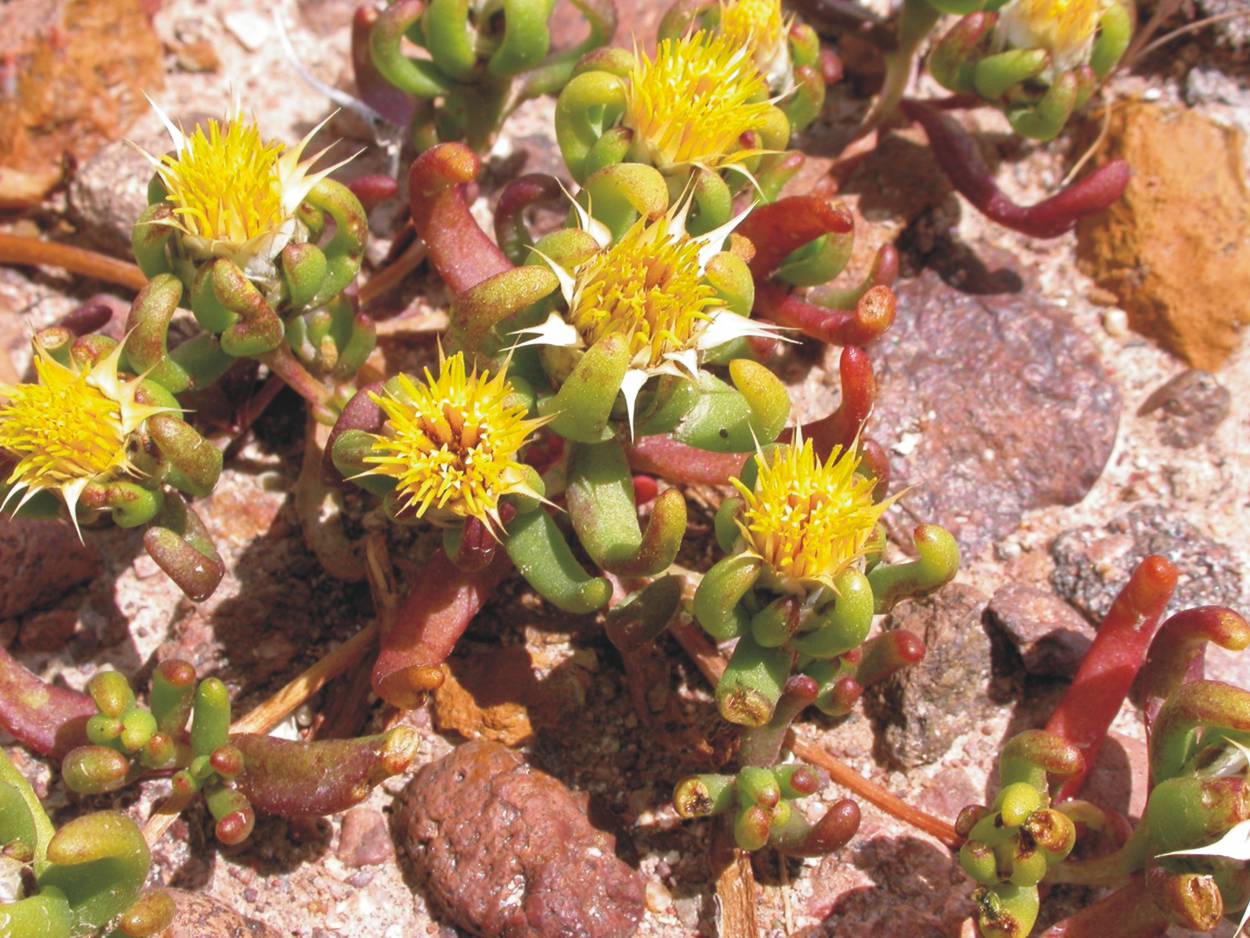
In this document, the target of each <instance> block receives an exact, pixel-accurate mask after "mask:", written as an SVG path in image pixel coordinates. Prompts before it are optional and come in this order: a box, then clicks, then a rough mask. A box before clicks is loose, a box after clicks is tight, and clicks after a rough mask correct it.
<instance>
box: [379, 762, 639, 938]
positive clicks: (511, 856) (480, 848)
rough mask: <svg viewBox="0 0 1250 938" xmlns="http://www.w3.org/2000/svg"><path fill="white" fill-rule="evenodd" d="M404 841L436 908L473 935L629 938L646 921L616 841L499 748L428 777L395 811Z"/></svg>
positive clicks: (565, 793)
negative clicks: (619, 855)
mask: <svg viewBox="0 0 1250 938" xmlns="http://www.w3.org/2000/svg"><path fill="white" fill-rule="evenodd" d="M396 837H397V840H398V841H399V844H400V848H401V850H402V851H404V852H405V853H406V854H407V855H408V857H409V859H410V860H411V861H412V863H413V866H414V867H415V868H416V871H417V873H418V875H419V876H420V878H421V879H422V880H423V881H424V883H425V885H426V891H427V895H428V897H429V898H430V899H431V900H432V901H433V902H434V903H435V905H436V906H437V907H439V908H440V909H441V910H442V911H443V913H444V914H445V915H446V916H447V918H448V919H450V920H451V921H452V922H454V923H455V924H456V925H458V926H459V927H461V928H464V929H467V930H468V931H470V932H472V933H473V934H476V935H491V936H495V935H499V936H509V938H521V936H533V938H546V936H551V938H555V936H565V935H579V936H585V938H626V936H628V935H632V934H633V933H634V931H635V929H636V928H637V927H638V922H639V920H640V919H641V918H642V914H643V908H644V905H643V883H642V878H641V877H640V876H639V875H638V874H637V873H635V872H634V871H633V870H631V869H630V868H629V867H628V866H626V865H625V864H624V863H622V862H621V861H620V860H618V859H617V858H616V854H615V852H614V844H613V840H612V838H611V837H609V836H608V835H607V834H604V833H603V832H601V831H598V830H596V829H595V828H593V827H591V826H590V823H589V822H588V821H587V819H586V816H585V814H584V813H582V810H581V809H580V807H579V806H578V803H577V801H576V799H575V798H574V796H573V795H572V794H571V793H570V792H569V790H568V789H566V788H565V787H564V786H563V785H561V784H560V783H559V782H558V781H557V780H556V779H554V778H552V777H551V776H550V775H547V774H545V773H543V772H539V771H537V770H535V769H532V768H530V767H529V766H527V765H526V764H525V762H524V761H523V760H522V759H521V757H520V756H519V755H517V754H516V753H514V752H511V751H510V750H508V749H506V748H504V747H503V746H500V745H499V744H497V743H490V742H472V743H466V744H465V745H463V746H460V747H458V748H457V749H455V750H454V751H453V752H452V753H451V754H450V755H448V756H446V757H445V758H443V759H440V760H439V761H437V762H433V763H430V764H428V765H426V766H423V767H422V768H421V770H420V771H419V772H417V774H416V776H415V777H414V778H413V780H412V782H411V783H409V785H408V787H407V788H405V789H404V792H403V794H402V795H401V796H400V798H399V800H398V802H397V814H396ZM573 884H576V885H575V886H574V885H573Z"/></svg>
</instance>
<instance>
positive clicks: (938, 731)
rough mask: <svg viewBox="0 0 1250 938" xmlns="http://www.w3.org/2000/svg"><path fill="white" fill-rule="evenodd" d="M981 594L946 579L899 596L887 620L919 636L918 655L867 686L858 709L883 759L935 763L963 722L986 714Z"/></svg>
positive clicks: (990, 707)
mask: <svg viewBox="0 0 1250 938" xmlns="http://www.w3.org/2000/svg"><path fill="white" fill-rule="evenodd" d="M985 599H986V598H985V596H983V595H982V594H981V593H979V592H977V591H976V590H974V589H972V588H971V587H968V586H964V585H962V584H959V583H952V584H950V585H948V586H946V587H945V588H944V589H942V590H941V591H940V592H938V593H936V594H934V595H933V596H930V597H928V598H926V599H919V600H913V601H910V602H906V603H904V604H903V605H901V606H899V608H898V609H897V610H896V611H895V612H894V614H893V615H892V616H891V622H890V625H891V626H892V627H894V628H902V629H907V630H908V631H911V632H914V633H915V634H917V635H919V636H920V637H921V638H923V639H924V644H925V657H924V660H923V661H921V662H920V663H919V664H917V665H915V666H914V667H911V668H907V669H906V670H904V671H902V672H900V673H899V674H898V675H897V676H896V677H893V678H891V679H890V680H888V681H886V682H884V683H883V684H881V685H879V686H877V687H875V688H869V692H868V694H867V695H866V701H867V702H866V705H865V711H866V712H867V713H868V714H869V715H870V716H871V717H873V719H874V720H875V721H876V722H877V724H878V725H877V743H878V745H879V746H880V747H881V749H882V750H883V751H884V755H885V756H886V757H887V758H888V760H889V761H890V762H892V763H893V764H895V765H899V766H903V767H905V768H915V767H916V766H920V765H927V764H929V763H930V762H936V761H937V760H938V759H940V758H941V757H942V756H943V755H945V753H946V751H947V750H948V749H949V748H950V746H951V743H953V742H954V741H955V739H956V738H957V737H958V736H959V734H961V733H963V732H966V730H967V728H968V726H969V725H970V724H975V723H976V722H977V721H978V720H981V719H983V718H984V717H986V716H988V715H990V714H992V713H993V712H994V711H995V710H996V709H997V705H996V704H995V703H994V701H993V700H991V698H990V690H991V688H990V679H991V673H990V638H989V635H988V634H987V633H986V631H985V626H984V625H983V624H982V622H981V616H982V613H983V612H984V611H985Z"/></svg>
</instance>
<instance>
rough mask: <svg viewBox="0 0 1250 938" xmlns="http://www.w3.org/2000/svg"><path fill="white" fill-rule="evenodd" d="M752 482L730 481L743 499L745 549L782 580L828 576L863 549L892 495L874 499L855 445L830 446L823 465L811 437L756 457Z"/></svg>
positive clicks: (830, 580)
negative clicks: (860, 471) (749, 484)
mask: <svg viewBox="0 0 1250 938" xmlns="http://www.w3.org/2000/svg"><path fill="white" fill-rule="evenodd" d="M756 462H757V465H758V468H759V474H758V476H757V478H756V482H755V488H754V489H749V488H747V487H746V486H745V485H744V484H743V483H742V482H741V481H740V480H738V479H734V480H733V484H734V486H735V487H736V488H737V489H738V491H739V492H740V493H741V494H742V498H743V500H744V502H745V504H744V507H743V510H742V512H741V513H740V514H739V517H738V528H739V530H740V531H741V532H742V537H743V540H744V541H745V542H746V546H747V549H748V550H749V551H751V552H752V553H753V554H755V555H756V556H758V557H759V558H760V559H761V560H763V561H764V563H765V564H767V566H768V567H769V568H770V569H771V571H772V572H773V574H774V575H775V576H776V577H777V578H778V579H779V580H780V581H782V582H783V583H801V582H817V583H821V584H824V585H826V586H832V584H833V580H834V579H835V578H836V577H837V576H838V574H840V573H842V571H844V570H845V569H846V568H847V567H849V566H850V565H851V564H853V563H855V562H856V561H857V560H859V559H860V558H861V557H863V555H864V549H865V547H866V546H867V545H868V542H869V540H871V538H872V535H873V531H874V530H875V528H876V525H877V522H878V521H879V520H880V518H881V516H882V515H883V514H885V512H886V510H887V509H888V508H889V507H890V505H892V504H893V499H886V500H885V501H882V502H874V501H873V498H872V489H873V486H874V485H875V482H874V481H873V480H872V479H871V478H866V477H865V476H862V475H858V474H857V473H856V471H855V470H856V469H857V468H858V467H859V457H858V455H857V454H856V449H855V448H854V447H852V448H851V449H847V450H845V451H844V450H841V449H835V450H834V451H833V452H832V453H830V454H829V458H828V459H827V460H825V462H824V463H823V464H822V463H821V462H820V460H819V459H817V458H816V453H815V450H813V448H812V441H811V440H803V441H798V442H795V443H792V444H789V445H785V446H778V447H776V448H775V449H773V450H772V451H771V453H770V455H768V456H767V457H757V459H756Z"/></svg>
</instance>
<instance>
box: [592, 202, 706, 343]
mask: <svg viewBox="0 0 1250 938" xmlns="http://www.w3.org/2000/svg"><path fill="white" fill-rule="evenodd" d="M676 224H678V223H677V222H676V221H675V220H674V219H673V218H672V217H670V216H664V217H662V218H660V219H659V220H657V221H655V222H652V223H651V224H647V223H646V222H644V221H641V220H640V221H638V222H636V223H635V224H634V225H633V227H631V228H630V229H629V230H628V231H627V232H626V233H625V234H624V235H622V236H621V238H620V240H618V241H617V242H616V244H614V245H612V246H611V247H610V248H608V249H607V250H605V251H601V252H599V253H598V254H596V255H595V256H593V257H592V258H591V259H590V260H588V261H586V262H585V263H584V264H582V265H581V266H580V267H579V268H578V269H577V270H576V271H575V272H574V279H575V283H576V286H575V288H574V293H573V302H572V303H571V304H570V308H569V315H568V321H569V323H570V324H571V325H572V326H573V328H575V329H576V330H577V332H578V334H579V335H580V336H581V338H582V341H583V342H584V343H585V344H586V345H587V346H590V345H594V344H595V342H597V341H598V340H599V339H601V338H603V337H604V336H605V335H626V336H629V339H630V354H631V355H632V356H634V357H635V361H637V359H638V357H645V358H646V362H645V363H643V362H638V364H640V365H641V367H654V366H655V365H658V364H660V363H661V362H662V361H663V360H664V356H665V354H667V353H673V352H680V351H683V350H685V349H687V348H689V347H690V346H691V343H692V338H693V334H694V332H695V330H696V328H697V327H698V326H699V324H700V323H702V322H706V321H707V320H708V318H709V315H708V309H709V307H711V306H713V305H715V304H716V299H717V298H716V291H715V290H713V289H712V286H711V285H710V284H709V283H708V282H707V281H706V280H705V279H704V277H703V273H702V271H701V270H700V264H699V250H700V248H701V247H702V245H701V243H700V242H698V241H696V240H694V239H693V238H690V237H689V236H687V235H685V234H683V233H682V232H681V231H680V230H677V231H674V226H675V225H676Z"/></svg>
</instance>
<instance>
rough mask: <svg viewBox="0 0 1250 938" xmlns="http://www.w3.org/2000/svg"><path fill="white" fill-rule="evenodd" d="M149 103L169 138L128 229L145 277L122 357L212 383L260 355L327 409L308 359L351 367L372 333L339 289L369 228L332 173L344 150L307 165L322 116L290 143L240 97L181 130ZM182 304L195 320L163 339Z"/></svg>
mask: <svg viewBox="0 0 1250 938" xmlns="http://www.w3.org/2000/svg"><path fill="white" fill-rule="evenodd" d="M157 113H158V114H159V115H160V117H161V119H162V120H163V121H164V123H165V126H166V128H167V129H168V131H169V134H170V137H171V139H172V142H173V148H174V149H173V152H172V153H170V154H166V155H164V156H161V157H156V156H153V155H151V154H149V155H148V158H149V160H150V161H151V163H152V165H153V167H154V169H155V175H154V176H153V178H152V181H151V183H150V184H149V187H148V202H149V205H148V208H147V210H146V211H145V212H144V213H143V214H142V215H141V216H140V217H139V219H138V221H137V222H136V223H135V225H134V229H133V235H132V247H133V249H134V254H135V259H136V260H137V261H138V263H139V267H140V268H141V269H142V271H143V273H144V275H145V276H147V277H148V278H149V279H150V280H151V284H150V285H149V286H148V288H147V289H145V290H144V291H143V292H142V293H141V294H140V296H139V298H138V299H137V300H136V302H135V305H134V306H133V308H132V309H131V313H130V318H129V321H128V322H127V327H128V328H129V329H130V330H131V332H132V333H133V335H134V337H135V339H134V341H133V343H132V344H130V345H129V346H128V348H129V351H128V355H129V362H130V364H131V366H132V367H134V368H135V369H137V370H140V371H144V372H148V371H150V372H152V373H153V374H154V375H155V380H158V381H159V382H160V383H162V384H163V385H164V386H165V387H167V388H168V389H169V390H170V391H171V392H172V393H174V394H179V393H182V392H183V391H185V390H187V389H190V388H200V387H204V386H206V385H208V384H211V383H212V382H213V381H215V380H216V379H217V378H219V377H220V376H221V375H222V374H223V373H224V372H225V371H226V370H227V369H228V368H229V367H230V365H231V363H232V362H233V361H234V360H235V359H238V358H258V359H260V360H261V361H263V362H264V363H265V364H267V365H268V366H269V367H270V368H271V369H273V370H274V371H275V372H276V373H278V374H280V375H281V376H282V377H283V378H284V380H286V381H287V383H289V384H291V385H292V386H293V387H295V388H296V390H297V391H300V392H301V393H302V394H304V395H305V396H306V397H308V398H309V399H310V401H311V402H312V403H314V404H315V405H318V406H319V407H320V408H322V410H321V413H322V416H323V417H324V418H325V419H327V420H330V421H332V419H333V416H332V414H329V413H327V412H326V411H325V407H326V406H327V404H328V398H329V393H328V392H327V391H326V390H325V388H323V387H322V386H321V384H320V382H318V381H317V380H316V378H315V377H313V376H311V375H309V374H308V372H307V370H306V369H305V367H304V366H305V365H308V366H310V367H312V368H313V369H314V371H316V372H318V373H319V374H321V375H324V376H328V377H334V378H340V379H341V378H344V377H347V376H350V375H351V374H352V373H354V372H355V370H356V369H357V368H358V367H359V366H360V365H361V364H362V363H363V361H364V359H365V358H366V357H367V356H368V354H369V352H370V351H371V350H372V349H373V346H374V342H375V341H376V336H375V330H374V327H373V324H372V321H371V320H370V319H369V318H368V317H366V316H362V315H359V314H357V313H356V312H355V310H354V309H353V307H352V304H351V301H350V300H348V299H347V298H345V297H344V296H343V290H344V289H345V288H346V287H347V286H349V285H350V284H351V283H352V281H353V280H354V279H355V277H356V272H357V271H358V270H359V268H360V261H361V258H362V257H363V255H364V247H365V239H366V237H367V234H368V223H367V220H366V217H365V212H364V208H363V207H362V206H361V204H360V200H359V199H357V198H356V196H355V195H353V194H352V192H351V190H349V189H348V188H347V187H346V186H344V185H342V184H341V183H338V182H335V181H334V180H332V179H330V178H328V176H329V174H330V173H331V172H333V171H334V170H335V169H337V168H338V167H339V166H341V165H343V163H337V164H334V165H331V166H326V167H324V168H322V169H318V170H314V169H313V164H314V163H315V162H316V161H317V160H318V159H319V157H320V156H321V155H322V154H317V155H316V156H313V157H310V158H307V159H301V157H302V156H303V153H304V150H305V149H306V147H307V146H308V144H309V142H310V141H311V140H312V138H313V136H315V135H316V133H317V132H318V131H319V130H320V129H321V125H318V126H317V127H315V128H314V129H313V130H312V131H310V132H309V134H308V135H307V136H306V137H305V138H304V139H303V140H302V141H300V142H299V143H298V144H297V145H296V146H294V147H291V148H286V147H284V146H283V145H282V144H279V143H274V142H271V141H268V140H266V139H265V138H264V137H263V136H262V135H261V131H260V128H259V126H258V125H257V124H256V122H255V121H254V120H252V119H250V118H248V117H247V116H246V115H244V114H243V112H242V110H241V108H240V106H239V104H238V102H235V104H234V105H233V106H232V108H231V112H230V113H229V115H228V116H227V118H226V120H225V121H224V122H219V121H217V120H215V119H210V120H209V121H208V123H207V127H206V128H205V127H199V128H197V129H196V130H194V131H193V132H191V133H189V134H188V133H186V132H184V131H183V130H182V129H180V128H178V127H176V126H175V125H174V124H173V122H172V121H171V120H170V119H169V118H168V117H166V116H165V114H164V113H163V112H161V111H160V109H159V108H158V109H157ZM323 152H324V151H323ZM344 162H345V161H344ZM183 304H185V305H188V306H189V307H190V308H191V311H192V312H193V313H194V314H195V318H196V321H197V322H198V323H199V325H200V327H201V328H202V329H203V330H204V332H203V334H201V335H197V336H194V337H192V338H191V339H189V340H187V341H185V342H183V343H182V344H181V345H179V346H178V347H177V348H175V349H173V350H170V349H169V347H168V338H169V329H170V324H171V321H172V319H173V316H174V314H175V312H176V311H177V309H178V307H179V306H180V305H183ZM297 356H298V357H297ZM301 362H302V363H301Z"/></svg>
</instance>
